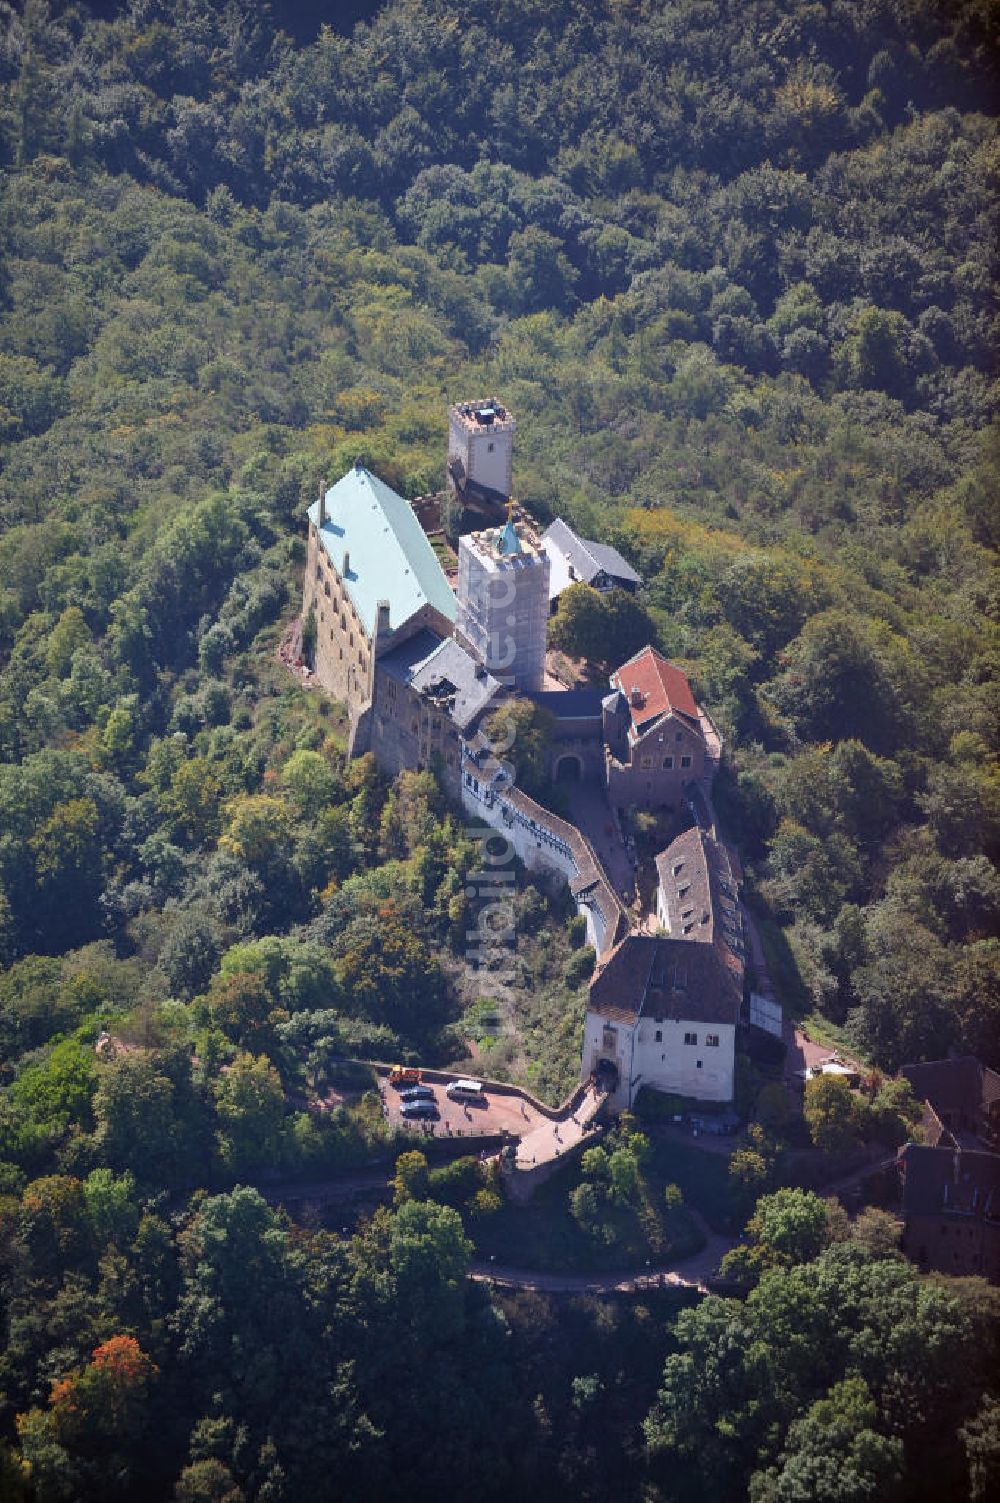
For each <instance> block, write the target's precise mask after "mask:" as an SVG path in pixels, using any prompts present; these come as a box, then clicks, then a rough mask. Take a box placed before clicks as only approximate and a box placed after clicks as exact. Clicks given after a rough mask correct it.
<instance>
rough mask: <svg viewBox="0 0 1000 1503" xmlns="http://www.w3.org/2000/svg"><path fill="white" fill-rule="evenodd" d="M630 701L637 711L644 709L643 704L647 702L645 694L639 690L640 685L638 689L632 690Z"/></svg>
mask: <svg viewBox="0 0 1000 1503" xmlns="http://www.w3.org/2000/svg"><path fill="white" fill-rule="evenodd" d="M629 701H630V702H631V704H632V705H633V707H634V708H635V709H637V710H641V709H642V706H643V704H644V702H645V695H644V694H643V692H642V690H641V689H640V688H639V686H638V685H636V687H635V688H634V689H633V690H632V692H631V694H630V695H629Z"/></svg>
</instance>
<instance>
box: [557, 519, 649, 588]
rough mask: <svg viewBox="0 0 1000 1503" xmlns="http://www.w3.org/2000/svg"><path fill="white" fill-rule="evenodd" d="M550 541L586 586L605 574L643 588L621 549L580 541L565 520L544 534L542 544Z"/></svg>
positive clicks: (589, 540)
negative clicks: (565, 557) (565, 556)
mask: <svg viewBox="0 0 1000 1503" xmlns="http://www.w3.org/2000/svg"><path fill="white" fill-rule="evenodd" d="M546 541H549V542H551V543H552V545H553V546H554V547H555V548H558V550H559V552H560V553H564V554H566V555H567V556H568V558H569V561H570V563H571V564H572V565H573V568H574V569H575V570H576V573H577V577H578V578H579V579H581V580H582V581H583V583H584V584H590V582H591V580H593V579H595V578H596V577H597V575H598V574H600V573H602V572H603V573H605V574H609V575H611V577H612V578H613V579H621V580H624V581H625V583H626V584H633V585H641V584H642V580H641V579H640V577H639V575H638V574H637V573H636V572H635V570H634V569H633V568H632V566H631V564H628V563H626V561H625V559H623V558H622V556H621V554H620V553H619V552H618V549H617V548H612V547H610V545H609V544H607V543H597V542H594V540H593V539H592V538H581V537H579V536H578V535H577V534H576V533H575V532H574V531H573V529H572V527H570V526H569V525H568V524H567V523H566V522H564V521H563V519H562V517H557V518H556V520H555V521H554V522H553V523H552V526H551V527H548V528H546V530H545V532H543V533H542V543H543V544H544V543H545V542H546Z"/></svg>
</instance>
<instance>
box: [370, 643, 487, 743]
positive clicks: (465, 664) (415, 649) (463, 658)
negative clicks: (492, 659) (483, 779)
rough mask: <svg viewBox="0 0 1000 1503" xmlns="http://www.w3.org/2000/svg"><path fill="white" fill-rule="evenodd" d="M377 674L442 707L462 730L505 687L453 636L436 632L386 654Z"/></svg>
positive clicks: (377, 669)
mask: <svg viewBox="0 0 1000 1503" xmlns="http://www.w3.org/2000/svg"><path fill="white" fill-rule="evenodd" d="M477 670H479V671H478V672H477ZM376 671H377V672H383V673H387V674H389V676H390V677H391V678H394V679H396V680H397V682H399V683H402V684H407V685H409V687H410V688H411V689H415V690H416V692H417V693H418V694H420V695H421V696H422V697H423V698H425V699H427V700H430V701H433V702H435V703H438V704H440V705H441V708H442V709H444V710H445V711H446V713H447V714H448V715H449V716H450V717H451V719H452V720H453V721H454V723H455V725H457V726H458V728H459V730H460V731H464V730H466V729H467V728H468V726H470V725H471V724H472V722H473V721H474V720H475V719H476V716H477V715H480V714H481V713H482V711H483V710H484V709H486V707H487V705H489V704H490V703H491V702H492V701H493V700H494V699H495V698H496V697H497V695H498V694H500V693H502V691H503V685H502V684H501V683H500V682H499V681H498V680H497V679H495V678H493V676H492V675H491V674H489V673H486V672H485V671H483V670H481V669H479V665H478V664H477V662H476V660H475V658H474V657H472V655H471V654H470V653H468V652H466V650H465V648H464V647H460V646H459V644H458V643H457V642H456V641H455V639H454V638H453V637H439V636H438V635H437V634H436V633H435V632H432V631H420V632H418V633H417V635H416V636H415V637H412V638H411V639H410V641H409V642H403V643H402V644H401V645H400V646H399V647H394V648H393V649H392V651H391V652H387V653H385V654H384V655H383V656H382V657H380V658H379V659H378V663H377V667H376Z"/></svg>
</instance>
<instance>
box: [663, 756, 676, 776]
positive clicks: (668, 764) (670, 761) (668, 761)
mask: <svg viewBox="0 0 1000 1503" xmlns="http://www.w3.org/2000/svg"><path fill="white" fill-rule="evenodd" d="M663 765H664V767H665V768H666V769H667V771H668V772H669V771H670V769H671V767H673V765H674V759H673V757H664V759H663Z"/></svg>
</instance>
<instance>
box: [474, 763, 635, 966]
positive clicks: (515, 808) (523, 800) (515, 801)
mask: <svg viewBox="0 0 1000 1503" xmlns="http://www.w3.org/2000/svg"><path fill="white" fill-rule="evenodd" d="M462 802H463V804H464V805H465V807H466V809H468V810H469V812H470V813H471V814H475V815H476V816H478V817H479V818H480V819H482V820H483V821H484V822H485V823H486V824H488V825H490V826H491V827H492V828H493V829H495V830H498V831H499V832H500V833H501V834H503V835H505V836H506V837H507V839H508V840H509V841H510V844H511V846H512V848H513V850H514V851H515V852H516V854H517V855H518V856H519V857H520V859H521V860H522V861H523V862H524V864H525V866H526V867H527V868H528V869H529V871H538V870H542V871H555V872H558V873H559V874H560V875H561V876H562V877H564V878H565V880H566V881H567V882H568V883H569V889H570V892H571V893H572V894H573V898H574V900H575V902H576V906H577V911H578V912H579V913H581V914H582V915H583V917H584V918H585V920H586V922H587V938H588V940H589V942H590V943H591V944H592V945H593V946H594V949H595V950H596V951H597V953H598V954H599V955H600V954H602V953H603V952H604V951H605V950H610V949H611V948H612V947H613V946H614V945H615V944H617V943H618V940H619V939H621V938H622V937H623V936H624V934H626V933H627V931H628V927H629V921H628V915H627V913H626V912H625V909H624V908H623V907H622V904H621V902H620V900H619V898H618V897H617V895H616V893H615V891H614V889H613V888H612V886H611V884H610V882H609V881H608V879H607V877H606V875H605V873H604V869H603V867H602V866H601V863H600V861H599V860H598V859H597V856H596V854H595V852H594V849H593V847H592V846H591V844H590V842H589V841H588V840H587V839H585V837H584V836H583V835H581V834H580V831H579V830H577V829H576V828H575V827H574V826H573V825H571V824H569V823H568V822H567V821H566V820H564V819H560V818H559V816H558V815H557V814H553V813H552V812H551V811H550V810H548V809H545V808H543V807H542V805H541V804H537V803H536V802H535V800H534V799H533V798H529V797H528V795H527V794H526V793H523V792H522V791H521V789H520V788H511V787H508V788H505V789H503V790H502V791H501V790H498V789H496V788H494V787H492V786H491V785H490V783H489V782H488V781H487V780H485V779H484V777H483V776H482V774H481V773H480V770H479V768H478V767H477V766H476V764H475V763H474V762H473V761H472V759H471V758H466V760H465V763H464V771H463V778H462Z"/></svg>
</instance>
